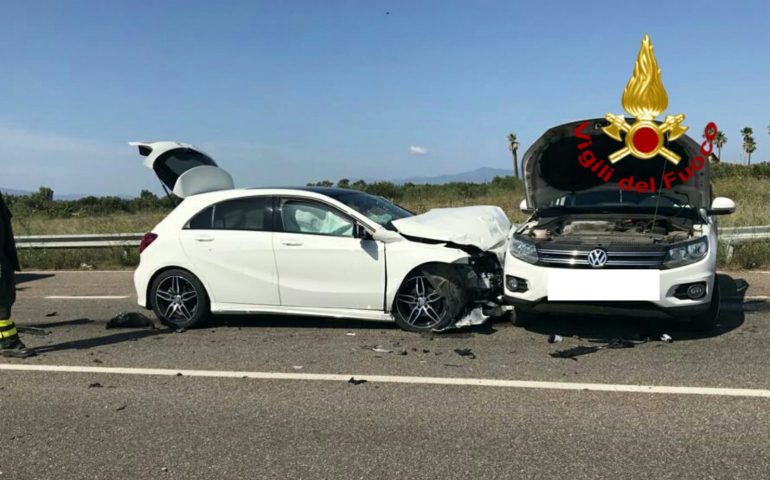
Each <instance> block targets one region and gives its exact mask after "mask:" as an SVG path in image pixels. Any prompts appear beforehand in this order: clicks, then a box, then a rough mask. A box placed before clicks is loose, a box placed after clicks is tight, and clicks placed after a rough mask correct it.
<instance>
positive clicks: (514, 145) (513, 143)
mask: <svg viewBox="0 0 770 480" xmlns="http://www.w3.org/2000/svg"><path fill="white" fill-rule="evenodd" d="M508 150H510V151H511V153H512V154H513V174H514V175H515V176H516V178H519V153H518V152H519V141H518V139H517V138H516V134H515V133H509V134H508ZM521 173H524V172H521Z"/></svg>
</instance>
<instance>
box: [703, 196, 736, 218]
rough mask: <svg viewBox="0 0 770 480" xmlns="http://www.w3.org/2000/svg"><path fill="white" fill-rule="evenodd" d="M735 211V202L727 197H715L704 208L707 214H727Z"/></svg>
mask: <svg viewBox="0 0 770 480" xmlns="http://www.w3.org/2000/svg"><path fill="white" fill-rule="evenodd" d="M733 212H735V202H733V201H732V200H731V199H729V198H727V197H717V198H715V199H714V201H713V202H712V203H711V208H709V209H708V210H706V213H708V214H709V215H729V214H731V213H733Z"/></svg>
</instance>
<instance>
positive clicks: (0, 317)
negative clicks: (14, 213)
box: [0, 194, 34, 358]
mask: <svg viewBox="0 0 770 480" xmlns="http://www.w3.org/2000/svg"><path fill="white" fill-rule="evenodd" d="M19 270H20V268H19V258H18V257H17V255H16V244H15V243H14V241H13V228H12V227H11V212H10V210H8V207H7V206H6V205H5V201H4V200H3V195H2V194H0V354H2V355H3V356H6V357H20V358H25V357H29V356H31V355H34V351H32V350H30V349H28V348H27V347H26V346H25V345H24V343H23V342H22V341H21V339H20V338H19V332H17V331H16V325H15V324H14V323H13V320H11V307H13V303H14V302H15V301H16V282H15V278H14V277H15V273H14V272H17V271H19Z"/></svg>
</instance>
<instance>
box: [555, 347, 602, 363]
mask: <svg viewBox="0 0 770 480" xmlns="http://www.w3.org/2000/svg"><path fill="white" fill-rule="evenodd" d="M600 349H601V347H599V346H596V345H593V346H590V347H586V346H584V345H579V346H577V347H572V348H568V349H566V350H557V351H555V352H551V353H549V355H550V356H552V357H553V358H571V359H573V360H577V358H575V357H578V356H580V355H588V354H589V353H594V352H598V351H599V350H600Z"/></svg>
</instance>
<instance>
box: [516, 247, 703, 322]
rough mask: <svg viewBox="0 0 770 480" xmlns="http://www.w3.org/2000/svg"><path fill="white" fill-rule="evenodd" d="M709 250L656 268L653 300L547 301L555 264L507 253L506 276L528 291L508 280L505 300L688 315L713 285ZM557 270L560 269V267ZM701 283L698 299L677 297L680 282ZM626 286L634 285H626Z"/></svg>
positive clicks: (524, 305)
mask: <svg viewBox="0 0 770 480" xmlns="http://www.w3.org/2000/svg"><path fill="white" fill-rule="evenodd" d="M713 250H714V249H712V250H711V251H709V254H708V255H706V257H705V258H704V259H703V260H701V261H699V262H696V263H693V264H691V265H686V266H683V267H678V268H672V269H668V270H656V271H657V272H658V275H659V279H660V295H659V299H658V300H656V301H644V302H641V301H627V300H623V299H620V300H617V301H582V302H581V301H569V302H564V301H549V300H548V275H549V272H551V271H554V270H557V269H558V267H545V266H539V265H532V264H530V263H527V262H524V261H522V260H519V259H517V258H515V257H513V256H511V255H508V256H507V257H506V260H505V275H506V278H507V277H508V276H515V277H517V278H520V279H524V280H526V283H527V290H526V291H524V292H519V291H511V290H510V289H509V288H508V285H507V282H504V283H505V289H504V297H503V298H504V302H505V303H506V304H508V305H513V306H515V307H516V308H518V309H521V310H524V311H532V312H548V313H588V314H604V315H624V316H657V317H664V318H674V319H680V318H682V319H684V318H689V317H692V316H694V315H697V314H699V313H702V312H704V311H705V310H707V309H708V307H709V305H710V303H711V294H712V291H713V288H714V281H715V272H716V252H715V251H713ZM559 270H560V269H559ZM697 282H703V283H705V284H706V294H705V295H704V296H703V297H701V298H699V299H695V300H693V299H685V298H677V297H676V296H675V293H676V290H677V287H679V286H680V285H683V284H689V283H697ZM628 288H630V289H631V288H633V285H629V286H628Z"/></svg>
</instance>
